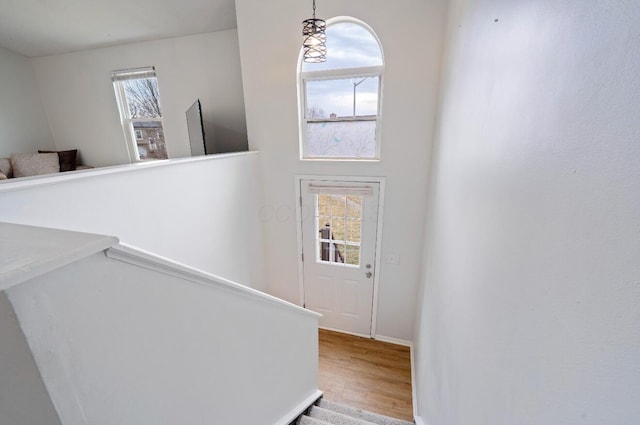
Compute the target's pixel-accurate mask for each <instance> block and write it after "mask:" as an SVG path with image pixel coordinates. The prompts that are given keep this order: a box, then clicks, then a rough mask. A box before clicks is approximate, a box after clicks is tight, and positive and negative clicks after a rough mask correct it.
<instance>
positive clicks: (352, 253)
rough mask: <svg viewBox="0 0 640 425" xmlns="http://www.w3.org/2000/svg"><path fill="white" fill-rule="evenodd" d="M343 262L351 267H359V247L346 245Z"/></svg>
mask: <svg viewBox="0 0 640 425" xmlns="http://www.w3.org/2000/svg"><path fill="white" fill-rule="evenodd" d="M345 260H346V261H345V262H346V263H347V264H350V265H352V266H359V265H360V247H359V246H351V245H347V249H346V255H345Z"/></svg>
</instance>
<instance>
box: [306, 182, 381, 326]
mask: <svg viewBox="0 0 640 425" xmlns="http://www.w3.org/2000/svg"><path fill="white" fill-rule="evenodd" d="M302 180H316V181H326V182H327V183H339V182H345V183H367V182H370V183H378V184H379V185H380V191H379V194H378V223H377V225H376V257H375V258H376V259H375V267H374V274H373V301H372V302H373V305H372V306H371V331H370V333H371V334H370V335H369V336H370V337H371V338H375V335H376V326H377V321H378V320H377V319H378V297H379V282H380V265H381V259H382V252H381V251H382V224H383V219H382V218H383V212H384V194H385V180H386V178H385V177H378V176H327V175H309V174H299V175H296V176H295V186H296V226H297V233H298V235H297V237H298V288H299V292H298V305H300V306H301V307H302V306H304V264H303V262H302V192H301V188H300V186H301V182H302Z"/></svg>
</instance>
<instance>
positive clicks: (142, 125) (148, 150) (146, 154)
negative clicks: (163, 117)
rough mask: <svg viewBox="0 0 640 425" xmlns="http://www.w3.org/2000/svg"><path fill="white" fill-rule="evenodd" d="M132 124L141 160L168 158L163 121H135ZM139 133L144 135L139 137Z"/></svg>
mask: <svg viewBox="0 0 640 425" xmlns="http://www.w3.org/2000/svg"><path fill="white" fill-rule="evenodd" d="M132 124H133V130H134V132H135V134H136V147H137V149H138V156H139V157H140V160H143V161H144V160H149V159H167V158H168V157H167V145H166V143H165V140H164V130H163V128H162V121H134V122H133V123H132ZM138 133H140V135H141V136H142V137H140V138H138V137H137V135H138Z"/></svg>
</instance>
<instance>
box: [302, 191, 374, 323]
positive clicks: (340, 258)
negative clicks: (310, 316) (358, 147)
mask: <svg viewBox="0 0 640 425" xmlns="http://www.w3.org/2000/svg"><path fill="white" fill-rule="evenodd" d="M300 184H301V187H300V193H301V202H302V208H301V211H302V212H303V214H302V246H303V253H304V263H303V280H304V293H305V306H306V307H307V308H309V309H310V310H314V311H317V312H319V313H322V314H323V317H322V318H321V319H320V325H321V326H322V327H326V328H332V329H337V330H342V331H345V332H351V333H358V334H363V335H370V334H371V313H372V305H373V283H374V276H373V273H374V270H375V263H374V262H375V258H376V252H375V250H376V231H377V225H378V222H377V220H378V202H379V192H380V184H379V183H378V182H357V183H356V182H324V181H314V180H301V181H300Z"/></svg>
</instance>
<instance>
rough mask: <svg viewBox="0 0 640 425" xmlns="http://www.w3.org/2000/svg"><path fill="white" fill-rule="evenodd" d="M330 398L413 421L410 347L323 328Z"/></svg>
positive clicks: (323, 376)
mask: <svg viewBox="0 0 640 425" xmlns="http://www.w3.org/2000/svg"><path fill="white" fill-rule="evenodd" d="M319 340H320V344H319V350H320V367H319V376H318V378H319V385H320V390H322V391H323V393H324V397H325V398H326V399H327V400H330V401H335V402H336V403H342V404H346V405H349V406H353V407H359V408H361V409H366V410H370V411H372V412H376V413H380V414H382V415H387V416H391V417H394V418H398V419H404V420H406V421H409V422H413V407H412V405H411V358H410V356H411V355H410V352H409V347H403V346H401V345H395V344H389V343H386V342H380V341H375V340H373V339H369V338H361V337H357V336H352V335H347V334H342V333H338V332H332V331H326V330H324V329H320V332H319Z"/></svg>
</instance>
